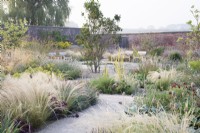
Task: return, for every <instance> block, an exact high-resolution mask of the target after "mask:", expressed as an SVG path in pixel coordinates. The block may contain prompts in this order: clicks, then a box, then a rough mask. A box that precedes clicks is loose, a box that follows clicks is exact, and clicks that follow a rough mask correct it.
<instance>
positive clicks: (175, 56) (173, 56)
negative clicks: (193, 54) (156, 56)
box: [169, 52, 183, 62]
mask: <svg viewBox="0 0 200 133" xmlns="http://www.w3.org/2000/svg"><path fill="white" fill-rule="evenodd" d="M169 60H171V61H174V62H181V61H182V60H183V59H182V55H181V54H180V53H178V52H174V53H171V54H170V55H169Z"/></svg>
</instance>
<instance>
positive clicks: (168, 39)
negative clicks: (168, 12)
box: [28, 26, 188, 48]
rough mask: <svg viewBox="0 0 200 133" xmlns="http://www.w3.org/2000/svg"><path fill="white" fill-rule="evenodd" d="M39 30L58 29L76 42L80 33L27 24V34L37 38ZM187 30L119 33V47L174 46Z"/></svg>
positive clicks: (61, 28)
mask: <svg viewBox="0 0 200 133" xmlns="http://www.w3.org/2000/svg"><path fill="white" fill-rule="evenodd" d="M40 31H60V33H61V34H62V35H66V36H67V39H68V40H69V41H71V42H72V43H73V44H76V41H75V38H76V36H77V35H78V34H79V33H80V28H68V27H52V26H29V29H28V35H30V36H31V37H33V38H37V39H39V32H40ZM187 33H188V32H158V33H130V34H121V42H120V44H119V45H120V47H123V48H132V47H140V46H142V45H152V46H175V45H176V44H177V39H178V38H179V37H183V38H184V37H185V36H186V34H187Z"/></svg>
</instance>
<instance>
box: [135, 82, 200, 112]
mask: <svg viewBox="0 0 200 133" xmlns="http://www.w3.org/2000/svg"><path fill="white" fill-rule="evenodd" d="M140 100H141V101H140ZM137 103H138V104H139V105H140V106H143V105H146V106H147V108H152V107H153V108H156V109H159V108H160V109H164V110H165V111H172V112H174V111H175V112H177V113H181V114H184V113H185V112H188V111H189V110H190V109H194V107H195V106H196V101H195V98H194V96H193V94H192V91H188V90H187V88H185V87H184V86H181V87H180V88H179V87H175V88H171V89H169V90H167V91H159V90H156V89H149V90H147V93H146V97H144V98H143V99H138V100H137ZM196 109H197V108H196Z"/></svg>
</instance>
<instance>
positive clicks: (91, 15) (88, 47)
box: [77, 0, 121, 73]
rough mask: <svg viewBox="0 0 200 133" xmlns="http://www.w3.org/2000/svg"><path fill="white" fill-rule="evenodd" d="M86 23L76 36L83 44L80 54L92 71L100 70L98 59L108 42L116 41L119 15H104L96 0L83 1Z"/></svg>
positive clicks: (99, 59) (79, 42) (100, 57)
mask: <svg viewBox="0 0 200 133" xmlns="http://www.w3.org/2000/svg"><path fill="white" fill-rule="evenodd" d="M84 8H85V10H86V11H85V13H82V16H83V17H85V20H86V23H85V24H84V25H83V27H82V29H81V33H80V35H78V36H77V42H78V44H80V45H82V46H83V51H82V55H83V57H84V59H85V60H86V61H87V64H88V65H89V66H90V68H91V71H92V72H95V73H97V72H100V61H101V59H102V58H103V53H104V52H105V50H106V48H107V47H108V45H109V44H114V43H116V42H117V40H118V39H117V36H116V32H117V31H120V30H121V28H120V27H119V26H118V25H117V22H119V21H120V16H119V15H115V16H114V18H113V19H110V18H106V17H104V15H103V13H102V12H101V11H100V9H99V8H100V3H99V1H98V0H89V1H88V2H85V3H84Z"/></svg>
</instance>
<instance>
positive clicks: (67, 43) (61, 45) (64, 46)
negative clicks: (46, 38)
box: [57, 41, 72, 49]
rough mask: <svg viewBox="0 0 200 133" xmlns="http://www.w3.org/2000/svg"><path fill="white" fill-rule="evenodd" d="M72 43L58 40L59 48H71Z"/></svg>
mask: <svg viewBox="0 0 200 133" xmlns="http://www.w3.org/2000/svg"><path fill="white" fill-rule="evenodd" d="M71 45H72V44H71V43H70V42H68V41H67V42H58V43H57V46H58V48H61V49H66V48H69V47H70V46H71Z"/></svg>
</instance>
